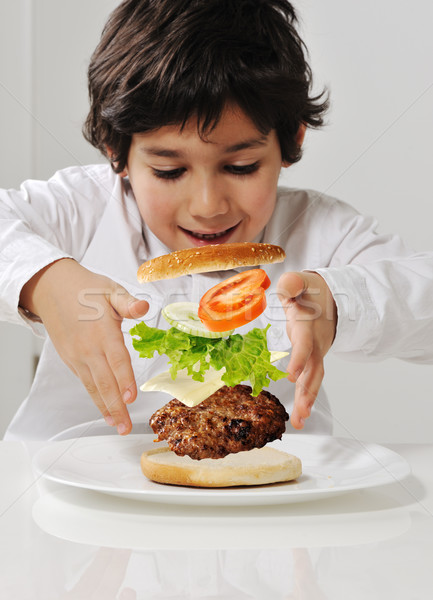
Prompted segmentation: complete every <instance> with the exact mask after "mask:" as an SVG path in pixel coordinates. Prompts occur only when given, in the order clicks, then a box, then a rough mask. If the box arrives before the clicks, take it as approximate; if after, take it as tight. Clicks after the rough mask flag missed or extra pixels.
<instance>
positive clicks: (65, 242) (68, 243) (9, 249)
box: [0, 167, 109, 331]
mask: <svg viewBox="0 0 433 600" xmlns="http://www.w3.org/2000/svg"><path fill="white" fill-rule="evenodd" d="M92 173H93V171H92V167H89V168H88V169H87V170H85V169H84V168H79V169H78V168H76V169H75V168H74V169H66V170H65V171H60V172H58V173H57V174H56V175H55V176H54V177H53V178H51V179H50V180H48V181H33V180H30V181H26V182H24V183H23V184H22V186H21V188H20V189H19V190H0V319H1V320H4V321H9V322H11V323H16V324H19V325H23V324H27V325H28V324H31V322H29V321H28V320H27V319H24V318H23V315H22V314H21V312H20V311H19V295H20V293H21V289H22V287H23V285H24V284H25V283H26V282H27V281H29V280H30V279H31V278H32V277H33V276H34V275H35V274H36V273H37V272H39V271H40V270H41V269H42V268H44V267H45V266H47V265H49V264H51V263H52V262H54V261H55V260H58V259H60V258H66V257H73V258H76V259H77V260H80V259H81V257H82V256H83V254H84V252H85V250H86V248H87V246H88V244H89V241H90V240H91V238H92V236H93V235H94V232H95V229H96V227H97V224H98V222H99V220H100V218H101V215H102V213H103V210H104V208H105V205H106V198H105V197H106V196H109V194H108V193H107V194H101V193H99V194H97V193H96V191H97V188H98V186H97V183H96V174H97V173H98V172H97V171H95V172H94V175H93V177H92V176H91V175H92ZM36 331H37V329H36Z"/></svg>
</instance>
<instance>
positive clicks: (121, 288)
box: [0, 0, 433, 438]
mask: <svg viewBox="0 0 433 600" xmlns="http://www.w3.org/2000/svg"><path fill="white" fill-rule="evenodd" d="M294 25H295V14H294V11H293V8H292V6H291V5H290V3H288V2H286V1H285V0H267V1H266V0H238V1H234V0H231V1H229V0H197V1H190V0H188V1H187V0H153V1H144V0H134V1H132V0H127V1H125V2H123V3H122V4H121V5H120V6H119V7H118V9H116V10H115V11H114V12H113V14H112V16H111V18H110V20H109V22H108V23H107V26H106V28H105V30H104V32H103V35H102V38H101V42H100V44H99V46H98V48H97V49H96V51H95V53H94V55H93V57H92V61H91V64H90V68H89V91H90V99H91V108H90V113H89V116H88V119H87V122H86V125H85V134H86V137H87V139H89V141H90V142H91V143H92V144H93V145H95V146H96V147H97V148H99V149H100V150H101V151H102V152H103V154H105V155H106V156H107V158H109V160H110V163H111V167H109V166H105V165H103V166H90V167H85V168H73V169H66V170H64V171H62V172H60V173H57V174H56V175H55V176H54V177H53V178H52V179H51V180H50V181H49V182H46V183H43V182H26V183H25V184H24V185H23V187H22V189H21V192H3V193H2V195H1V197H0V199H1V201H2V204H1V208H0V210H1V216H2V221H1V225H0V226H1V228H2V229H1V240H2V242H1V243H2V249H3V256H5V257H7V259H8V260H7V261H4V262H3V263H2V265H4V267H2V272H1V284H2V285H1V286H0V289H1V294H2V298H1V304H0V306H1V313H2V316H3V318H5V319H9V320H11V321H15V322H18V321H20V320H21V321H22V319H25V320H26V322H27V323H29V324H31V323H32V322H34V321H35V320H37V319H40V320H41V321H42V323H43V325H44V327H45V329H46V331H47V333H48V335H49V338H50V339H49V340H48V341H47V343H46V345H45V347H44V351H43V354H42V357H41V361H40V365H39V368H38V373H37V375H36V378H35V382H34V384H33V387H32V390H31V392H30V395H29V397H28V398H27V400H26V401H25V403H24V404H23V405H22V407H21V408H20V410H19V412H18V414H17V415H16V417H15V418H14V420H13V422H12V424H11V426H10V428H9V430H8V433H7V437H9V438H23V437H35V438H48V437H50V436H52V435H55V434H56V433H58V432H59V431H61V430H62V429H65V428H66V427H68V426H73V425H78V424H80V423H83V422H85V421H89V420H92V419H95V418H96V417H97V414H98V413H97V411H96V410H95V409H94V408H92V405H91V402H90V401H89V399H88V396H87V393H88V394H89V395H90V397H91V398H92V400H93V402H94V404H95V405H96V407H97V408H98V409H99V411H100V412H101V414H102V415H103V416H104V418H105V420H106V422H107V423H108V424H109V425H115V426H116V427H117V430H118V432H119V433H120V434H126V433H128V432H129V431H130V430H131V426H132V423H131V418H130V414H129V413H131V415H132V417H133V420H134V422H139V421H141V422H143V421H144V422H147V420H148V417H149V416H150V414H151V413H152V412H153V410H155V409H156V408H158V407H159V406H160V405H161V404H162V403H163V402H165V401H166V398H165V397H164V396H163V395H155V396H152V397H150V396H149V397H148V396H145V397H144V398H143V397H142V398H141V399H140V401H139V402H136V403H135V404H134V405H131V403H132V402H133V401H134V400H135V398H136V395H137V389H136V383H135V382H136V381H139V382H143V381H145V380H146V379H147V378H149V377H150V376H151V374H155V373H156V372H157V371H159V370H163V369H164V368H165V364H164V360H163V359H162V358H159V357H158V358H156V359H154V360H153V361H147V360H146V361H145V360H143V359H139V358H137V356H136V354H135V353H134V351H133V350H132V349H131V341H130V338H129V334H128V331H129V329H130V327H131V326H132V324H133V322H132V319H135V318H141V317H144V318H145V320H146V321H147V322H148V323H149V324H150V325H155V326H163V324H162V323H161V321H160V309H161V308H162V306H164V305H165V304H168V303H169V302H172V301H175V300H185V299H186V300H198V299H199V298H200V296H201V295H202V294H203V293H204V292H205V291H206V290H207V289H208V288H209V287H211V285H213V284H214V283H216V282H217V281H219V280H221V279H223V278H226V277H229V276H230V275H231V274H232V273H230V272H229V273H227V272H224V273H216V274H209V275H201V276H191V277H187V278H182V280H178V281H176V282H175V283H173V282H168V283H167V282H156V283H155V284H149V285H148V286H145V287H140V286H138V284H137V283H136V271H137V268H138V266H139V265H140V264H141V263H142V262H143V261H144V260H147V259H148V258H151V257H153V256H156V255H159V254H164V253H166V252H167V251H170V250H175V249H181V248H185V247H191V246H201V245H204V244H209V243H224V242H236V241H253V240H254V241H263V242H271V243H277V244H280V245H282V246H283V247H284V248H285V250H286V254H287V257H288V258H287V260H286V262H285V263H284V264H283V265H272V266H271V267H269V268H267V271H268V273H269V275H270V278H271V281H272V287H271V288H270V291H269V292H268V298H269V300H270V302H269V309H268V310H267V311H266V313H265V315H264V316H263V317H262V318H261V319H258V320H257V322H255V324H256V323H257V326H264V325H265V324H266V323H268V322H270V323H271V324H272V327H271V329H270V332H269V338H270V340H269V342H270V344H269V345H270V347H271V348H272V349H287V348H288V347H289V345H290V343H291V345H292V351H291V356H290V362H289V364H288V366H287V369H288V373H289V379H290V380H291V381H292V382H296V386H295V391H294V394H293V386H291V385H290V383H288V382H287V381H284V380H283V381H282V382H278V384H275V385H274V386H273V389H272V391H273V393H275V394H276V395H277V396H278V397H279V398H280V399H281V400H282V401H283V402H284V404H286V405H287V407H288V410H289V412H290V413H291V423H292V425H293V426H294V427H295V428H297V429H301V428H302V427H303V426H304V424H305V419H307V418H308V417H309V416H310V413H311V418H310V419H309V421H307V423H308V427H306V429H307V430H310V431H323V432H329V431H330V430H331V429H330V426H331V423H330V418H329V409H328V406H327V403H326V398H325V396H324V393H323V390H322V389H321V387H320V386H321V382H322V379H323V357H324V355H325V354H326V352H327V351H328V350H329V348H330V347H331V345H332V344H333V345H334V349H335V350H338V351H340V352H345V353H351V355H354V356H355V357H364V356H375V355H376V356H386V355H387V356H397V357H401V358H408V359H411V360H419V361H423V362H427V361H429V362H431V361H432V359H433V341H432V340H433V335H432V333H433V310H432V309H431V308H430V306H429V305H428V302H427V300H426V299H428V298H429V297H430V296H431V293H432V291H433V289H432V288H433V283H432V282H433V277H432V275H433V264H432V263H433V261H432V256H430V255H415V254H413V253H411V252H409V251H408V250H407V249H406V248H405V247H404V246H403V244H402V243H401V242H400V241H399V240H398V239H397V238H396V237H393V236H379V235H378V234H377V233H376V232H375V231H374V226H373V223H372V221H370V220H369V219H366V218H363V217H361V216H360V215H358V214H357V213H356V212H355V211H354V210H352V209H351V208H350V207H348V206H347V205H344V204H342V203H340V202H338V201H335V200H333V199H330V198H323V197H320V196H319V195H317V194H314V193H311V192H304V191H299V190H279V189H278V176H279V173H280V169H281V168H282V167H288V166H290V164H292V163H294V162H296V161H297V160H299V158H300V155H301V147H302V141H303V137H304V133H305V129H306V127H318V126H320V125H321V124H322V119H323V114H324V111H325V109H326V107H327V102H326V98H324V97H323V96H319V97H311V95H310V89H311V73H310V69H309V67H308V65H307V63H306V61H305V57H304V48H303V44H302V41H301V40H300V39H299V36H298V34H297V32H296V30H295V28H294ZM29 257H30V260H29ZM277 295H278V298H277ZM280 302H281V303H280ZM18 305H19V307H20V308H19V309H18V308H17V307H18ZM337 314H338V323H337ZM284 321H286V324H287V329H286V326H285V324H284ZM337 325H338V326H337ZM33 326H34V327H36V325H33ZM59 356H60V357H61V359H62V360H63V362H64V363H65V364H66V365H67V366H68V367H69V370H68V368H67V367H65V366H64V364H63V363H62V361H61V360H60V359H59ZM80 380H81V382H82V384H84V385H82V384H80ZM86 390H87V392H86ZM292 396H294V398H293V397H292ZM316 397H317V401H316V403H315V405H314V407H313V404H314V402H315V399H316ZM128 405H131V406H130V407H129V409H130V410H129V411H128V408H127V406H128ZM312 408H313V410H312ZM42 415H43V418H42V419H41V416H42Z"/></svg>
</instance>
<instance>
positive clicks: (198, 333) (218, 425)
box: [131, 243, 302, 487]
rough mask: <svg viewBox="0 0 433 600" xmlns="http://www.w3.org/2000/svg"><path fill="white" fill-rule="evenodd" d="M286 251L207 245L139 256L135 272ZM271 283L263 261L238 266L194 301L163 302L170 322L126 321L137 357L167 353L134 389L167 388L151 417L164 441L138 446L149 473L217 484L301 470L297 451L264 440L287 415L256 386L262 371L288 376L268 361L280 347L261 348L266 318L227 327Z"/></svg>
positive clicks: (283, 477)
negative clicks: (164, 368) (261, 323)
mask: <svg viewBox="0 0 433 600" xmlns="http://www.w3.org/2000/svg"><path fill="white" fill-rule="evenodd" d="M284 258H285V253H284V251H283V249H282V248H280V247H279V246H273V245H271V244H255V243H238V244H221V245H208V246H204V247H201V248H192V249H187V250H180V251H177V252H173V253H171V254H168V255H164V256H160V257H157V258H155V259H152V260H150V261H148V262H147V263H144V264H143V265H141V267H140V268H139V270H138V274H137V277H138V280H139V281H140V282H148V281H156V280H159V279H167V278H174V277H179V276H181V275H186V274H189V273H201V272H209V271H216V270H228V269H232V268H234V267H239V266H242V267H244V266H252V267H258V266H261V265H264V264H269V263H272V262H282V261H283V260H284ZM269 285H270V281H269V278H268V277H267V275H266V273H265V271H264V270H263V269H261V268H257V269H251V270H247V271H243V272H241V273H240V274H238V275H235V276H233V277H230V278H228V279H226V280H225V281H223V282H221V283H220V284H217V285H216V286H214V288H211V290H208V292H206V294H204V296H203V297H202V299H201V300H200V303H199V304H195V303H175V304H172V305H169V306H167V307H164V309H163V311H162V314H163V316H164V317H165V318H166V319H167V321H168V322H169V323H170V324H171V325H172V327H171V328H170V329H168V330H162V329H158V328H154V327H149V326H147V325H146V324H145V323H139V324H137V325H136V326H135V327H134V328H133V329H131V335H132V336H133V346H134V348H135V349H136V350H137V351H138V352H139V353H140V356H142V357H144V358H152V357H153V355H154V353H155V352H157V353H159V354H166V355H167V356H168V358H169V365H170V370H169V371H168V372H166V373H164V374H160V375H157V376H156V377H154V378H153V379H152V380H150V381H148V382H146V383H145V384H144V385H143V386H141V389H142V390H144V391H147V390H161V391H166V392H168V393H172V394H173V395H174V396H175V397H174V398H173V399H172V400H171V401H170V402H168V403H167V404H166V405H165V406H163V407H161V408H160V409H159V410H157V411H156V412H155V413H154V414H153V415H152V417H151V418H150V425H151V427H152V429H153V431H154V432H155V433H156V434H157V438H156V440H155V441H166V443H167V446H164V447H163V448H156V449H153V450H150V451H148V452H145V453H143V455H142V457H141V468H142V471H143V473H144V474H145V475H146V476H147V477H148V478H150V479H152V480H153V481H158V482H160V483H171V484H175V485H192V486H200V487H224V486H233V485H259V484H264V483H274V482H277V481H288V480H291V479H294V478H296V477H298V476H299V474H300V473H301V469H302V467H301V462H300V460H299V459H298V458H297V457H294V456H292V455H290V454H287V453H285V452H281V451H279V450H276V449H274V448H271V447H265V446H266V444H268V443H269V442H272V441H274V440H277V439H281V436H282V434H283V432H284V430H285V424H286V421H287V420H288V419H289V415H288V414H287V412H286V410H285V408H284V407H283V405H282V404H281V403H280V401H279V400H278V399H277V398H276V397H275V396H273V395H272V394H270V393H269V392H268V391H266V390H265V389H264V388H265V387H266V385H268V384H269V381H270V379H272V380H274V381H276V380H278V379H282V378H283V377H286V376H287V374H286V373H285V372H283V371H280V370H279V369H277V368H276V367H275V366H274V365H273V364H272V361H273V360H277V359H278V358H280V357H281V353H280V354H278V353H271V352H270V351H269V350H268V347H267V340H266V332H267V330H268V329H269V325H268V326H267V327H266V328H264V329H259V328H254V329H252V330H250V331H249V332H248V333H246V334H245V335H240V334H236V333H234V330H235V329H236V328H237V327H239V326H241V325H244V324H247V323H249V322H251V321H252V320H254V319H255V318H256V317H257V316H259V314H261V313H262V312H263V311H264V309H265V307H266V296H265V290H266V289H267V287H268V286H269ZM283 355H284V354H283ZM245 382H249V383H251V386H250V385H246V384H245ZM177 391H178V393H176V392H177Z"/></svg>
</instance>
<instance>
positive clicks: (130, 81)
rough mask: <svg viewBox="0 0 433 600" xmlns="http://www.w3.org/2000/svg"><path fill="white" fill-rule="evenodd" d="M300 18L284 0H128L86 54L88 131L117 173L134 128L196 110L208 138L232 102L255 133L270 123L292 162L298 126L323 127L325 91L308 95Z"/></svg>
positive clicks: (184, 117)
mask: <svg viewBox="0 0 433 600" xmlns="http://www.w3.org/2000/svg"><path fill="white" fill-rule="evenodd" d="M296 23H297V18H296V14H295V10H294V8H293V6H292V5H291V4H290V3H289V2H287V1H286V0H124V2H122V3H121V4H120V5H119V6H118V7H117V8H116V9H115V10H114V11H113V13H112V14H111V16H110V18H109V20H108V22H107V24H106V26H105V28H104V30H103V32H102V36H101V40H100V42H99V44H98V46H97V48H96V50H95V52H94V53H93V56H92V58H91V62H90V65H89V70H88V81H89V96H90V104H91V106H90V112H89V114H88V117H87V119H86V122H85V124H84V128H83V133H84V136H85V137H86V139H87V140H88V141H89V142H90V143H91V144H92V145H93V146H95V147H96V148H98V149H99V150H100V151H101V152H102V153H103V154H104V155H105V156H108V149H110V151H111V153H112V154H110V156H109V158H110V160H111V164H112V166H113V168H114V170H115V171H116V172H118V173H120V172H121V171H123V169H124V168H125V166H126V164H127V158H128V151H129V147H130V143H131V137H132V135H133V134H134V133H143V132H146V131H151V130H155V129H158V128H160V127H162V126H164V125H173V124H179V125H180V126H181V127H182V126H184V125H185V123H186V122H187V121H188V120H189V119H190V118H191V117H193V116H194V117H196V118H197V127H198V132H199V134H200V135H202V136H204V135H205V134H207V133H209V132H210V131H212V129H213V128H214V127H215V126H216V125H217V124H218V121H219V119H220V117H221V114H222V112H223V110H224V108H225V107H226V106H227V105H228V104H232V105H237V106H239V107H240V109H241V110H242V111H243V112H244V113H245V114H247V115H248V116H249V118H250V119H251V120H252V121H253V123H254V124H255V126H256V127H257V129H258V130H259V131H260V132H261V133H263V134H267V133H269V131H270V130H271V129H275V130H276V132H277V135H278V139H279V143H280V146H281V153H282V158H283V160H284V161H287V162H288V163H294V162H296V161H298V160H299V159H300V157H301V149H300V147H299V146H298V144H297V142H296V134H297V132H298V129H299V126H300V124H302V123H303V124H305V125H306V126H307V127H319V126H321V125H322V124H323V115H324V112H325V111H326V109H327V105H328V98H327V93H326V90H325V91H323V92H322V93H321V94H320V95H317V96H312V95H311V87H312V75H311V69H310V67H309V65H308V63H307V61H306V58H305V55H306V48H305V45H304V43H303V41H302V40H301V39H300V37H299V35H298V33H297V31H296V29H295V25H296Z"/></svg>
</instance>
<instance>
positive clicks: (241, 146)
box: [224, 135, 268, 154]
mask: <svg viewBox="0 0 433 600" xmlns="http://www.w3.org/2000/svg"><path fill="white" fill-rule="evenodd" d="M267 141H268V136H267V135H262V136H260V137H259V138H252V139H250V140H245V141H244V142H239V143H238V144H233V146H226V147H225V148H224V152H225V153H226V154H232V153H233V152H239V151H240V150H248V149H249V148H258V147H260V146H265V145H266V142H267Z"/></svg>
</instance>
